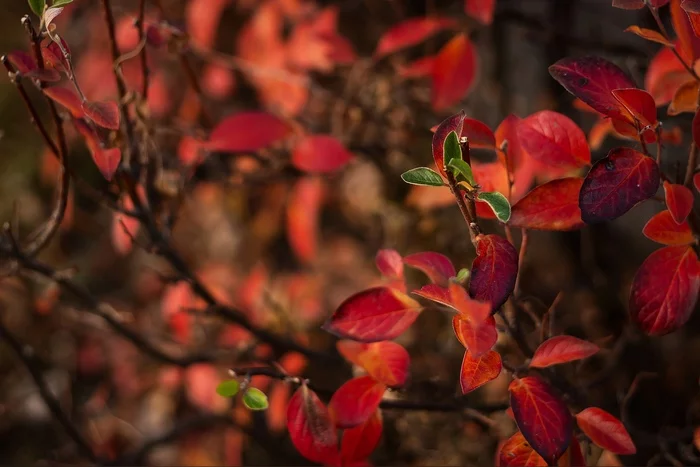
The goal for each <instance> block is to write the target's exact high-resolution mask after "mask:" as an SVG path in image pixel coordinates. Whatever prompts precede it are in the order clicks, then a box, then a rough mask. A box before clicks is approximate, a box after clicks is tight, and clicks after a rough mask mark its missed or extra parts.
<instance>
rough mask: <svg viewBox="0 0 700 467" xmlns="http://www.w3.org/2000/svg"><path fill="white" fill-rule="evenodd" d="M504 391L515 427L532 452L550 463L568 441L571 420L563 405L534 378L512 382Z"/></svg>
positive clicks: (544, 385)
mask: <svg viewBox="0 0 700 467" xmlns="http://www.w3.org/2000/svg"><path fill="white" fill-rule="evenodd" d="M508 390H509V391H510V405H511V407H512V408H513V414H514V415H515V421H516V423H517V424H518V428H519V429H520V431H521V432H522V433H523V436H524V437H525V439H526V440H527V441H528V442H529V443H530V444H531V445H532V447H533V448H534V449H535V451H537V453H538V454H539V455H541V456H542V457H543V458H544V459H545V460H546V461H547V462H548V463H549V464H550V465H551V464H554V463H555V462H556V461H557V459H559V457H561V455H562V454H564V451H566V449H567V448H568V447H569V442H570V441H571V433H572V428H573V419H572V417H571V413H569V408H568V407H567V406H566V403H564V401H563V400H562V399H561V398H560V397H559V395H557V394H556V393H555V392H554V389H552V388H551V387H550V386H549V385H548V384H547V383H545V382H544V381H542V380H541V379H539V378H537V377H535V376H527V377H525V378H521V379H516V380H513V382H512V383H510V386H509V387H508Z"/></svg>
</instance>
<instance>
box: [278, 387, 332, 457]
mask: <svg viewBox="0 0 700 467" xmlns="http://www.w3.org/2000/svg"><path fill="white" fill-rule="evenodd" d="M287 430H289V437H290V438H291V440H292V443H294V446H295V447H296V448H297V450H298V451H299V453H300V454H301V455H302V456H304V457H306V458H307V459H309V460H310V461H311V462H318V463H327V464H333V463H334V462H335V461H336V459H337V457H338V437H337V434H336V430H335V424H334V423H333V420H332V419H331V416H330V413H329V412H328V409H327V408H326V406H325V405H324V404H323V402H321V400H320V399H319V398H318V396H317V395H316V393H315V392H313V391H312V390H311V389H309V388H308V387H307V386H306V385H305V384H302V385H301V386H300V387H299V389H297V390H296V392H295V393H294V395H293V396H292V398H291V399H290V400H289V406H288V407H287Z"/></svg>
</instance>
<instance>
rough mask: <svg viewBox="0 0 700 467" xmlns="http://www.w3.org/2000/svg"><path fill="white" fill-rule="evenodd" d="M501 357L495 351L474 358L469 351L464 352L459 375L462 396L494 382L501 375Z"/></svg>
mask: <svg viewBox="0 0 700 467" xmlns="http://www.w3.org/2000/svg"><path fill="white" fill-rule="evenodd" d="M501 368H502V363H501V355H500V354H499V353H498V352H496V351H493V350H490V351H488V352H486V353H485V354H483V355H481V356H480V357H474V356H473V355H472V354H471V352H470V351H469V350H465V351H464V359H463V360H462V369H461V370H460V373H459V385H460V387H461V388H462V394H467V393H469V392H471V391H473V390H475V389H477V388H478V387H481V386H483V385H484V384H486V383H488V382H489V381H492V380H494V379H496V378H497V377H498V375H500V374H501Z"/></svg>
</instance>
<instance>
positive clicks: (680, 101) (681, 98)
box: [666, 78, 700, 116]
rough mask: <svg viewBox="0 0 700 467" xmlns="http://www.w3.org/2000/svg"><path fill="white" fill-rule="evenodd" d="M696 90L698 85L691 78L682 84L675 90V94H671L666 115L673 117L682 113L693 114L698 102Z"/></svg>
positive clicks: (699, 85)
mask: <svg viewBox="0 0 700 467" xmlns="http://www.w3.org/2000/svg"><path fill="white" fill-rule="evenodd" d="M686 79H688V78H686ZM698 89H700V84H698V82H697V80H695V79H693V78H690V79H689V81H686V82H684V83H682V84H681V85H680V86H678V88H676V92H675V93H674V94H673V98H672V99H671V104H669V106H668V109H667V111H666V113H667V114H668V115H669V116H673V115H678V114H681V113H684V112H695V108H696V107H697V100H698Z"/></svg>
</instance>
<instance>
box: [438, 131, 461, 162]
mask: <svg viewBox="0 0 700 467" xmlns="http://www.w3.org/2000/svg"><path fill="white" fill-rule="evenodd" d="M442 159H443V162H444V163H445V167H449V165H450V161H451V160H453V159H459V160H462V146H460V144H459V135H458V134H457V132H455V131H450V133H449V134H448V135H447V138H445V144H444V145H443V151H442Z"/></svg>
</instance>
